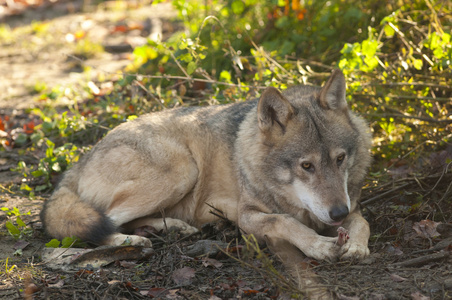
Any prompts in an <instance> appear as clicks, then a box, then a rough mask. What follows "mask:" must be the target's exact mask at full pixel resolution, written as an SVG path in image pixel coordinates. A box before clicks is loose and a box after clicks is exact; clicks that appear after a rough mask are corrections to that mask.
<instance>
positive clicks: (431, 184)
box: [0, 1, 452, 300]
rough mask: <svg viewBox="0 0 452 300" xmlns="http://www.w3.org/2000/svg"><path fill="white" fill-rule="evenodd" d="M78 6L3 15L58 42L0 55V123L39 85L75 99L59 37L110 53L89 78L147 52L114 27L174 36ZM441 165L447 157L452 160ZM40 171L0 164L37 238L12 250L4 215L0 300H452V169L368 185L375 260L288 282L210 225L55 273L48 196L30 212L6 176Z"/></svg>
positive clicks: (153, 15) (132, 13)
mask: <svg viewBox="0 0 452 300" xmlns="http://www.w3.org/2000/svg"><path fill="white" fill-rule="evenodd" d="M85 2H86V1H85ZM0 3H2V2H0ZM49 3H50V2H49ZM82 4H83V2H82V1H80V2H78V1H57V2H56V4H49V5H48V6H46V7H37V8H31V9H28V10H26V11H24V12H22V13H17V14H16V15H6V14H3V15H0V17H1V18H2V22H5V23H6V24H9V26H10V27H11V28H15V27H20V26H22V25H24V24H30V22H31V20H32V19H35V20H44V19H47V20H51V21H52V22H54V23H53V24H55V26H53V27H52V28H54V29H52V30H54V31H53V32H52V37H53V39H54V40H57V41H60V42H57V43H53V44H52V45H51V46H49V45H48V44H45V43H40V41H29V40H23V41H21V42H20V43H19V46H18V44H17V43H11V44H10V45H9V46H8V44H7V43H6V44H4V46H3V47H2V49H1V50H0V89H1V90H2V93H1V94H0V114H1V115H9V116H12V117H15V118H22V117H23V115H24V114H26V111H27V109H29V108H31V107H34V106H35V105H38V104H37V102H36V100H35V99H36V95H33V94H32V93H30V86H33V85H35V84H36V82H45V83H46V84H48V85H51V86H52V85H63V86H70V87H73V86H75V85H77V84H78V83H79V82H80V81H81V80H82V79H84V76H86V73H83V72H82V70H83V68H82V67H81V66H80V65H79V64H78V63H77V61H74V60H73V59H71V57H68V56H67V55H66V54H67V53H70V48H68V47H70V46H68V43H67V42H65V39H66V35H67V34H68V33H70V32H74V31H76V30H77V29H78V28H81V27H83V26H87V28H89V30H88V31H89V34H91V35H93V36H95V37H96V39H97V41H98V42H100V43H101V44H102V45H104V47H105V49H106V50H107V51H106V52H105V53H102V54H101V55H100V56H96V57H93V58H89V59H88V60H87V62H86V64H87V65H89V66H91V67H92V73H91V75H92V76H96V75H98V74H97V72H115V71H116V70H120V69H121V68H123V67H124V66H126V65H127V64H128V63H130V60H128V59H127V58H128V54H130V52H131V48H130V45H136V43H140V42H142V38H143V37H142V36H140V35H138V36H137V35H134V33H133V32H131V33H128V34H111V28H112V26H116V25H117V24H119V23H121V22H123V20H128V19H130V18H133V19H134V20H139V21H143V20H147V21H143V22H147V23H148V24H151V25H150V30H149V34H150V33H151V31H152V29H151V28H152V27H153V26H154V27H155V26H156V24H157V25H158V24H160V23H159V22H158V21H157V22H156V20H153V19H158V20H160V21H162V23H161V24H163V25H162V31H163V32H162V33H163V34H165V33H166V32H171V30H172V29H171V26H173V25H171V18H173V17H174V14H175V13H174V12H173V11H172V9H171V6H170V4H169V3H163V4H159V5H157V6H152V7H149V6H145V7H142V8H139V9H136V10H132V9H129V10H123V11H117V10H97V11H95V12H92V13H79V12H78V10H79V8H80V7H82ZM74 5H75V6H74ZM152 24H154V25H152ZM20 45H22V46H23V47H21V46H20ZM128 45H129V46H128ZM129 48H130V49H129ZM443 154H444V153H443ZM444 155H446V156H452V151H451V153H449V152H448V151H446V153H445V154H444ZM37 159H38V158H37V157H32V156H30V157H24V156H23V155H20V154H19V152H18V151H16V150H13V151H1V152H0V184H1V187H2V190H1V191H0V207H6V208H9V209H13V208H14V207H16V208H19V210H20V212H21V213H27V212H30V214H26V215H23V216H21V218H22V219H23V221H24V222H25V223H26V224H27V226H28V227H29V228H32V229H33V233H32V234H31V235H30V236H28V237H27V238H26V239H25V243H24V242H18V241H16V240H15V239H14V238H13V237H12V236H10V235H9V233H8V231H7V229H6V228H5V223H6V221H8V220H10V219H11V218H12V217H11V216H8V215H7V214H6V213H3V212H0V278H1V282H0V298H1V299H22V298H25V299H146V298H157V299H290V298H292V297H293V298H295V297H299V296H300V295H301V294H297V293H296V292H297V289H298V288H299V287H300V286H302V287H303V289H304V291H306V290H307V291H309V292H311V297H313V298H314V297H315V295H316V294H321V295H323V297H324V299H334V298H337V299H416V300H417V299H452V255H451V252H452V245H451V244H452V225H451V223H452V189H451V182H452V175H451V167H450V165H449V166H444V167H443V168H439V169H437V170H431V171H429V172H424V175H417V176H416V177H415V176H412V175H410V174H406V175H405V176H402V177H399V178H398V179H396V177H394V179H393V180H392V181H390V182H389V183H385V184H380V183H374V182H368V183H367V186H366V188H365V189H364V190H363V211H364V216H365V218H366V219H367V220H368V221H369V223H370V227H371V240H370V244H369V247H370V250H371V255H370V257H369V258H367V259H366V260H364V261H363V262H361V263H359V264H355V263H351V262H336V263H326V262H316V261H313V260H310V259H306V260H305V261H303V263H302V264H301V265H300V269H301V270H302V271H303V272H304V273H303V272H301V271H300V273H299V274H298V275H299V276H298V278H296V277H297V276H295V278H294V277H293V276H292V277H291V276H289V274H288V273H287V272H286V271H285V270H286V269H284V267H283V266H281V264H280V263H279V262H278V261H277V259H276V258H275V257H273V256H272V255H271V254H270V253H269V252H268V251H267V250H265V249H264V248H265V247H263V246H262V248H263V249H264V250H256V249H254V250H253V243H252V242H248V243H247V242H246V241H244V240H243V239H242V238H239V237H238V234H237V230H236V228H235V227H234V226H233V225H232V224H228V223H227V222H221V223H219V224H209V225H207V226H205V227H204V228H203V230H202V233H201V234H197V235H193V236H190V237H182V236H180V235H178V233H176V232H169V233H157V232H151V233H150V234H151V240H152V242H153V245H154V249H153V252H150V253H149V252H146V251H145V250H143V249H141V248H133V247H129V248H125V249H113V250H112V249H102V248H101V249H99V251H98V252H96V253H94V254H93V255H92V256H91V257H88V258H85V259H86V260H87V261H88V263H87V262H86V261H85V262H81V264H80V265H79V267H78V268H75V267H74V268H63V269H64V270H62V269H61V268H58V265H59V263H60V262H59V261H58V260H57V259H46V258H45V255H44V252H43V251H44V250H45V248H46V247H45V243H47V242H49V240H50V238H49V237H47V236H45V234H44V233H43V231H42V228H41V224H40V221H39V211H40V209H41V207H42V204H43V201H45V199H46V198H47V197H48V195H43V196H42V197H37V198H36V199H34V200H30V199H29V198H28V197H23V196H21V195H20V194H17V193H14V192H12V191H10V190H8V187H9V186H11V184H20V183H21V179H22V178H21V177H20V176H19V174H18V173H15V172H12V171H10V169H11V168H13V167H15V166H16V165H17V163H18V162H19V161H20V160H25V161H29V162H36V161H37ZM399 171H400V170H399ZM424 171H426V170H424ZM446 171H447V172H446ZM419 199H421V201H420V200H419ZM430 220H435V221H436V222H433V221H430ZM213 244H218V246H219V248H221V249H222V250H220V251H218V250H216V251H213V250H212V249H217V247H216V246H213ZM227 245H229V246H227ZM206 248H208V249H210V250H212V251H213V252H209V250H206ZM18 249H20V251H18ZM80 251H81V250H80ZM206 253H210V254H209V255H207V254H206ZM93 257H94V260H93ZM269 259H270V260H272V261H273V266H274V267H275V269H273V268H272V267H271V266H270V265H269ZM99 260H101V261H106V264H107V265H106V266H104V267H101V268H95V267H93V264H94V263H93V261H96V262H98V261H99ZM52 263H53V264H54V265H56V267H53V269H52V268H51V265H52ZM60 266H61V265H60ZM313 295H314V296H313Z"/></svg>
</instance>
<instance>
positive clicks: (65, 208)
mask: <svg viewBox="0 0 452 300" xmlns="http://www.w3.org/2000/svg"><path fill="white" fill-rule="evenodd" d="M65 179H66V178H65ZM63 181H64V179H63ZM40 216H41V221H42V223H43V225H44V228H45V230H46V231H47V233H48V234H49V235H51V236H52V237H55V238H57V239H63V238H64V237H72V236H76V237H77V238H79V239H82V240H84V241H87V242H91V243H94V244H98V245H99V244H102V242H103V241H104V240H105V239H106V238H107V237H108V236H109V235H111V234H112V233H114V232H115V231H116V228H115V226H114V224H113V223H112V221H111V220H110V219H109V218H108V217H107V216H106V215H105V214H104V213H103V212H101V211H99V210H98V209H96V208H95V207H93V206H92V205H90V204H89V203H87V202H84V201H82V200H81V199H80V197H79V195H77V193H75V192H74V191H72V190H71V189H70V188H69V187H67V186H65V185H64V183H63V182H62V185H60V187H59V188H58V189H57V190H56V191H55V192H54V194H53V195H52V197H51V198H50V199H49V200H47V201H46V203H45V204H44V208H43V209H42V211H41V215H40Z"/></svg>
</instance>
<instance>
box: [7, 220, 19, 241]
mask: <svg viewBox="0 0 452 300" xmlns="http://www.w3.org/2000/svg"><path fill="white" fill-rule="evenodd" d="M5 226H6V229H8V232H9V233H10V234H11V235H12V236H14V237H16V236H19V235H20V230H19V228H17V227H16V226H15V225H14V224H13V223H11V222H10V221H6V223H5Z"/></svg>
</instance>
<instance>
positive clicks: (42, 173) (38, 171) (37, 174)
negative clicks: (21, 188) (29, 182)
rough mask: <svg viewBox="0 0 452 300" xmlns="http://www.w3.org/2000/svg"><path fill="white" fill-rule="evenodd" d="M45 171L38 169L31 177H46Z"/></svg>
mask: <svg viewBox="0 0 452 300" xmlns="http://www.w3.org/2000/svg"><path fill="white" fill-rule="evenodd" d="M44 174H45V173H44V171H43V170H42V169H37V170H36V171H33V172H31V175H32V176H33V177H35V178H36V177H41V176H42V175H44Z"/></svg>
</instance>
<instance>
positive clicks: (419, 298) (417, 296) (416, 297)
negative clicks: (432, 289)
mask: <svg viewBox="0 0 452 300" xmlns="http://www.w3.org/2000/svg"><path fill="white" fill-rule="evenodd" d="M411 299H413V300H430V297H427V296H424V295H422V294H421V293H419V292H416V293H412V294H411Z"/></svg>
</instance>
